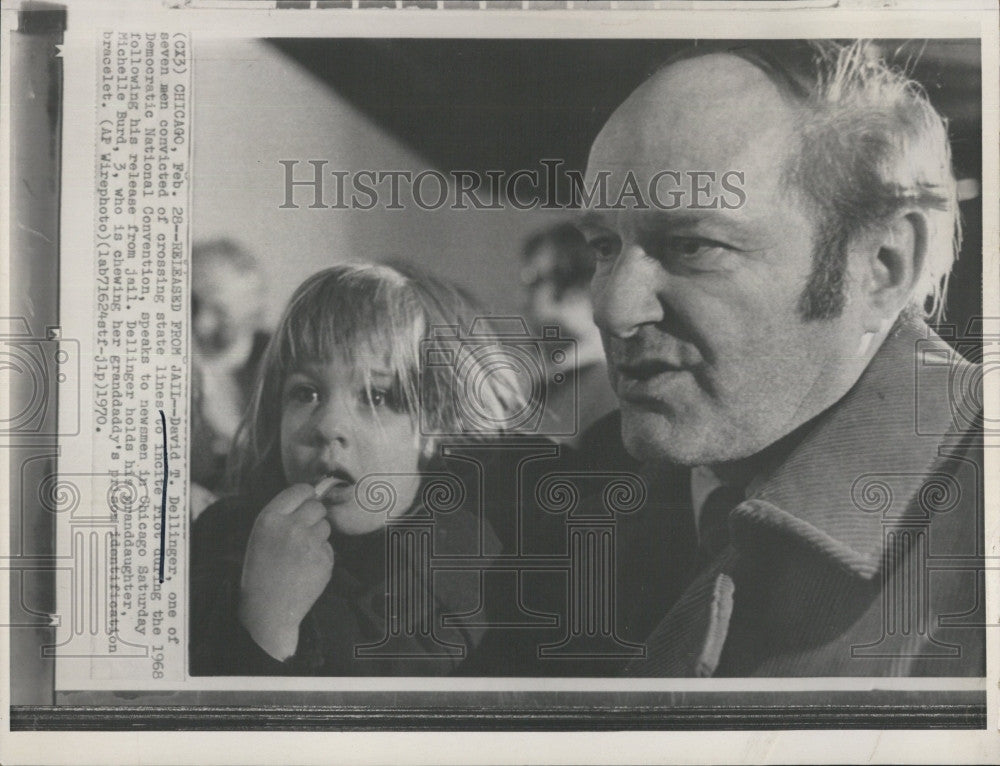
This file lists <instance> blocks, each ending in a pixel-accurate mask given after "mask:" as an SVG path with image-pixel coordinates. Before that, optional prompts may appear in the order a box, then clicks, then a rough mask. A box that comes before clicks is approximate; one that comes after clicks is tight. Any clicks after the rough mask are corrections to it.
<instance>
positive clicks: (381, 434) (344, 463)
mask: <svg viewBox="0 0 1000 766" xmlns="http://www.w3.org/2000/svg"><path fill="white" fill-rule="evenodd" d="M387 369H388V366H387ZM392 382H393V377H392V375H391V374H390V373H389V372H388V371H386V372H384V373H383V372H379V371H378V370H373V371H372V373H371V381H370V385H366V384H365V381H364V380H363V378H362V376H361V375H360V374H358V373H357V371H355V370H353V369H351V368H350V367H349V366H348V365H347V364H345V363H344V362H343V361H341V360H336V361H333V362H330V363H323V364H314V365H309V366H307V367H304V368H303V369H301V370H297V371H294V372H293V373H292V374H290V375H289V376H288V377H287V378H286V380H285V383H284V386H283V388H282V395H281V462H282V467H283V468H284V472H285V479H286V481H287V482H288V483H289V484H296V483H300V482H305V483H307V484H313V485H315V484H317V483H318V482H320V481H322V480H324V479H326V478H327V477H334V479H335V481H334V483H333V485H332V487H331V488H330V489H329V490H328V491H327V492H326V493H325V494H324V495H323V496H322V497H321V498H320V499H321V501H322V502H323V504H324V505H325V506H326V509H327V518H328V520H329V521H330V526H331V527H332V528H333V530H334V531H335V532H338V533H340V534H345V535H362V534H366V533H368V532H374V531H375V530H377V529H380V528H381V527H382V526H383V525H384V523H385V518H386V513H388V512H393V513H394V514H396V515H398V514H400V513H402V512H404V511H405V510H406V509H408V508H409V507H410V505H411V504H412V503H413V501H414V498H415V497H416V493H417V489H418V487H419V485H420V476H419V461H420V456H421V451H420V441H419V439H418V437H417V434H416V432H415V431H414V428H413V425H412V423H411V421H410V416H409V414H407V413H406V412H405V411H402V408H401V407H400V403H399V402H398V401H396V400H395V398H394V396H395V395H394V394H393V393H392V388H393V387H392ZM368 474H387V476H381V477H379V479H378V480H379V481H385V482H388V484H389V485H390V486H391V488H392V491H393V492H394V493H395V498H396V499H395V503H394V505H393V506H392V508H389V509H387V510H385V511H384V512H381V513H379V512H376V511H373V510H371V508H372V507H373V506H375V505H377V501H375V500H373V501H371V502H367V501H364V494H365V493H364V489H365V487H366V486H368V485H367V484H362V485H361V486H360V487H359V486H358V485H359V482H360V481H361V479H362V478H363V477H365V476H366V475H368ZM359 494H360V495H361V496H362V501H363V503H364V506H365V507H363V505H362V504H361V503H359V502H358V496H357V495H359ZM373 494H375V491H374V488H373Z"/></svg>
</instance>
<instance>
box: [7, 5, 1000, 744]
mask: <svg viewBox="0 0 1000 766" xmlns="http://www.w3.org/2000/svg"><path fill="white" fill-rule="evenodd" d="M67 5H68V6H69V28H68V30H67V33H66V45H65V53H64V55H65V58H66V70H65V81H64V104H63V114H64V118H63V132H64V139H63V140H64V145H65V146H69V135H70V131H73V138H72V141H75V142H79V143H81V145H83V146H85V147H89V146H92V145H93V140H92V139H93V119H92V114H93V93H94V86H93V80H92V77H93V72H94V67H93V65H92V62H93V49H92V46H93V45H94V44H95V41H96V39H97V37H96V34H97V31H98V30H101V29H105V28H111V29H116V30H122V31H128V30H137V31H140V30H141V31H149V30H155V31H160V30H176V31H188V32H192V33H193V34H194V35H195V37H194V44H195V45H197V39H198V38H197V36H198V35H199V34H200V33H203V32H204V31H205V30H212V34H213V36H215V35H218V36H232V37H337V36H340V37H377V36H385V37H392V36H405V37H428V38H435V37H439V38H444V37H492V38H505V37H512V38H517V37H537V38H545V37H581V38H584V37H592V38H597V37H615V38H630V37H631V38H655V37H670V38H683V37H693V36H698V37H718V38H734V39H737V38H752V37H759V38H772V37H816V36H822V37H860V36H863V37H881V38H884V37H907V38H909V37H915V38H925V37H926V38H954V37H978V38H980V39H981V40H982V54H983V62H982V63H983V67H982V72H983V100H982V107H983V108H982V115H983V185H982V196H983V252H984V263H983V278H984V285H993V286H994V287H995V288H996V287H998V286H1000V224H998V216H1000V200H998V178H1000V159H998V145H997V141H996V137H997V136H998V135H1000V130H998V116H997V114H998V111H997V110H998V86H997V75H998V72H1000V61H998V48H1000V44H998V29H997V11H996V8H995V7H994V4H992V3H990V2H988V1H987V2H983V3H978V2H957V3H940V2H939V3H934V4H933V5H931V4H929V3H926V2H924V3H903V2H899V3H896V4H895V7H894V8H892V9H882V8H871V7H863V8H859V7H853V8H831V9H818V10H804V9H796V10H780V11H773V10H761V9H758V8H753V9H750V8H741V9H738V10H732V11H730V10H715V9H710V10H705V9H697V8H696V9H690V5H694V4H686V3H685V4H684V5H685V6H689V7H688V9H685V10H681V9H677V10H673V9H670V10H659V11H654V10H648V11H622V10H619V11H611V12H609V11H607V10H593V11H591V10H582V9H579V8H574V9H573V10H567V11H560V10H555V9H544V10H541V11H538V12H528V13H525V12H523V11H519V10H510V11H508V10H496V9H490V10H481V9H471V10H468V11H466V10H460V11H457V10H447V11H440V10H437V11H435V10H428V9H402V10H392V11H381V10H370V11H369V10H343V11H341V10H321V11H301V10H266V9H261V10H252V11H250V10H232V9H227V10H206V9H190V8H166V7H163V6H161V5H160V4H158V3H156V2H155V1H154V2H150V3H140V2H136V1H135V0H131V1H130V2H122V0H114V1H113V2H112V1H111V0H80V1H79V2H72V1H70V2H67ZM715 5H718V4H715ZM852 5H860V4H859V3H853V4H852ZM871 5H875V3H872V4H871ZM237 16H238V22H237V21H236V17H237ZM817 30H822V34H821V35H818V34H816V32H817ZM75 56H83V57H84V59H85V60H86V61H87V65H81V66H77V65H71V62H72V61H74V60H75V59H74V57H75ZM88 57H89V58H88ZM81 78H82V79H81ZM4 119H5V120H6V119H8V118H7V116H6V115H4ZM6 127H7V129H9V126H6ZM88 134H89V140H84V139H85V138H86V137H88ZM4 135H9V133H8V132H5V133H4ZM5 156H6V153H5ZM8 167H9V165H8ZM92 172H93V160H92V156H91V154H90V152H89V151H82V152H77V153H75V154H70V153H69V152H67V153H66V154H64V163H63V179H64V181H63V183H64V188H65V184H66V179H67V178H73V177H77V178H79V177H84V178H86V177H89V174H90V173H92ZM80 173H82V174H83V175H78V174H80ZM79 203H80V199H79V198H78V197H74V196H73V195H69V194H66V193H65V192H64V196H63V210H64V213H63V232H64V235H63V236H64V240H63V251H64V252H65V251H73V250H74V249H76V248H80V247H83V248H84V249H85V250H86V249H88V248H89V247H90V244H91V241H92V239H91V237H92V232H91V231H90V228H91V227H92V208H90V207H89V206H86V205H81V204H79ZM8 225H9V222H8ZM4 246H5V248H6V247H9V244H8V243H7V242H5V243H4ZM89 265H90V264H89V261H88V262H87V266H88V268H89ZM88 279H89V274H88ZM88 284H89V282H88ZM88 297H89V291H88ZM983 301H984V303H983V313H984V316H990V317H997V316H1000V290H998V289H994V290H986V291H985V293H984V296H983ZM984 396H985V407H986V417H987V418H988V419H996V418H998V416H1000V387H990V388H988V389H987V390H986V391H985V394H984ZM986 452H987V462H986V465H987V468H988V470H987V471H986V477H985V479H986V497H987V526H986V535H987V540H990V541H994V542H993V543H992V545H991V546H989V547H988V549H987V556H991V557H996V556H1000V543H998V542H996V541H1000V518H998V513H997V503H996V499H997V498H1000V485H998V477H1000V471H997V470H989V468H990V467H992V468H993V469H995V468H996V467H997V453H996V450H993V451H991V450H990V449H987V451H986ZM4 454H5V457H4V459H5V460H6V459H8V457H9V455H8V454H7V453H4ZM991 501H993V502H991ZM4 511H5V515H4V519H3V520H2V521H6V520H7V519H6V513H7V512H9V509H4ZM0 523H2V522H0ZM986 575H987V620H988V622H989V623H991V624H996V623H997V622H998V616H1000V599H998V598H997V597H996V596H997V594H998V593H1000V571H997V570H987V573H986ZM7 597H8V593H7V592H6V590H4V592H2V593H0V599H3V603H4V604H5V602H6V599H7ZM987 639H988V646H989V653H988V661H987V676H986V678H987V679H989V683H987V684H986V688H987V716H988V717H987V729H986V730H985V731H983V732H952V731H888V732H874V731H864V732H852V733H851V735H850V736H849V737H848V736H844V733H843V732H830V733H823V732H809V731H792V732H754V733H749V732H712V734H711V735H710V736H706V735H705V734H704V733H696V732H690V733H688V732H671V733H667V732H641V733H638V732H637V733H627V734H625V733H600V734H593V733H591V734H587V733H580V734H566V733H552V734H543V733H530V734H490V733H460V734H448V735H443V734H439V733H381V734H367V733H366V734H357V733H340V734H314V733H291V732H282V733H271V734H269V735H254V736H248V735H247V734H236V733H211V734H206V733H198V734H190V733H188V734H184V733H178V734H172V733H141V734H138V733H124V732H123V733H120V734H97V733H74V734H73V735H72V736H67V735H60V734H56V733H51V734H46V733H34V732H32V733H29V732H16V733H13V734H12V733H10V732H5V733H4V734H3V742H2V751H3V752H4V755H3V756H2V759H3V762H4V763H64V762H65V763H70V762H75V763H83V762H87V763H130V762H134V761H135V760H137V759H138V758H139V754H140V753H142V760H143V762H145V763H200V762H212V763H242V762H246V760H247V758H248V757H250V758H252V759H253V762H254V763H282V762H287V761H289V760H294V761H295V762H301V763H323V762H329V761H330V760H336V761H337V762H352V763H383V762H386V761H387V760H389V761H392V762H403V761H404V760H405V762H408V763H495V762H498V760H500V759H501V758H502V759H503V761H504V762H511V763H521V762H525V763H526V762H551V763H617V762H636V763H638V762H664V761H666V760H670V761H675V760H676V761H686V762H690V763H711V762H719V761H725V762H771V763H778V762H801V763H819V762H829V761H830V760H831V759H834V760H838V761H840V760H842V761H861V760H865V761H869V762H888V761H894V762H901V763H916V762H948V761H949V760H953V759H954V760H956V761H957V760H961V761H964V762H969V763H974V762H975V763H979V762H982V763H989V762H992V761H995V760H997V759H998V758H1000V749H998V747H1000V746H998V739H997V728H998V724H1000V717H998V700H1000V695H998V689H997V683H996V682H997V679H998V678H1000V665H998V662H1000V660H998V631H995V630H988V631H987ZM9 661H10V656H9V642H8V636H7V634H6V633H3V634H2V637H0V667H7V666H9V665H8V663H9ZM221 680H223V681H226V680H229V679H221ZM307 680H309V681H312V680H314V679H307ZM389 680H393V679H389ZM442 680H453V679H442ZM493 680H497V679H491V681H493ZM535 680H536V679H532V681H533V682H534V681H535ZM539 680H540V679H539ZM720 680H721V679H713V680H712V685H715V682H717V681H720ZM828 680H831V679H823V681H828ZM896 680H897V679H880V682H881V681H884V682H885V685H879V687H878V688H896V687H895V686H894V683H895V681H896ZM898 680H899V681H907V680H908V679H898ZM420 681H421V684H422V685H421V687H420V688H422V689H426V688H428V685H427V681H428V679H420ZM832 681H834V682H836V681H843V682H845V683H848V684H850V683H851V682H854V681H856V679H832ZM890 681H892V682H893V684H890V683H889V682H890ZM809 682H810V679H805V680H800V681H799V682H798V683H807V684H808V683H809ZM586 683H587V684H592V683H593V682H592V680H590V679H587V680H586ZM697 683H699V690H706V691H707V690H708V688H707V687H706V686H705V685H704V682H697ZM769 683H772V682H769ZM773 683H776V684H778V685H782V684H784V686H785V689H788V690H791V689H790V688H789V687H790V686H794V684H789V683H788V682H783V681H780V680H778V681H776V682H773ZM719 686H720V687H721V688H723V689H725V690H735V687H734V686H733V685H732V683H731V682H729V681H728V680H727V682H725V683H722V684H719ZM93 688H96V687H93ZM205 688H207V687H205ZM225 688H227V689H232V688H234V687H233V686H232V685H229V686H226V687H225ZM253 688H254V689H260V688H261V687H260V686H259V685H257V686H254V687H253ZM297 688H301V687H297ZM324 688H330V687H328V686H326V687H324ZM354 688H357V687H356V686H355V687H354ZM587 688H588V689H595V687H594V686H592V685H588V686H587ZM629 688H630V689H635V688H636V686H635V682H630V683H629ZM658 688H660V687H658ZM664 688H666V687H664ZM676 688H681V687H676ZM822 688H839V687H837V685H836V683H831V685H830V686H824V687H822ZM935 688H940V687H935ZM0 695H2V697H0V704H4V705H6V703H7V702H9V689H7V688H0ZM8 721H9V718H5V720H4V726H5V727H6V726H7V725H8Z"/></svg>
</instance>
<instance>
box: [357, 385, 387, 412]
mask: <svg viewBox="0 0 1000 766" xmlns="http://www.w3.org/2000/svg"><path fill="white" fill-rule="evenodd" d="M389 398H390V393H389V392H388V391H386V390H385V389H384V388H363V389H361V403H362V404H364V405H366V406H368V407H376V408H377V407H382V406H383V405H385V404H388V403H389Z"/></svg>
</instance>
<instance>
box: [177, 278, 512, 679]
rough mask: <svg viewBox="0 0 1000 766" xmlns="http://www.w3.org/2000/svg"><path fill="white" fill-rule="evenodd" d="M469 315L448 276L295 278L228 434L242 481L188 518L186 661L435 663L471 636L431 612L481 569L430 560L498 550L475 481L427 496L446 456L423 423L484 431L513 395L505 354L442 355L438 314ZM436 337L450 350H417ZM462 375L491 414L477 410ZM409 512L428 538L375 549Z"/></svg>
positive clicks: (213, 664) (202, 668)
mask: <svg viewBox="0 0 1000 766" xmlns="http://www.w3.org/2000/svg"><path fill="white" fill-rule="evenodd" d="M474 316H475V312H474V309H473V307H472V305H471V302H470V301H469V300H468V299H467V298H466V297H464V296H463V295H462V294H461V293H460V292H459V291H458V290H457V289H455V288H453V287H450V286H448V285H446V284H444V283H442V282H439V281H437V280H435V279H433V278H431V277H429V276H427V275H424V274H421V273H419V272H417V271H415V270H410V269H409V268H406V267H399V266H397V267H389V266H381V265H345V266H337V267H334V268H331V269H327V270H325V271H322V272H320V273H318V274H315V275H313V276H311V277H310V278H309V279H307V280H306V281H305V282H304V283H303V284H302V285H301V286H300V287H299V288H298V290H297V291H296V292H295V294H294V296H293V297H292V299H291V302H290V304H289V305H288V307H287V309H286V310H285V313H284V316H283V317H282V319H281V322H280V324H279V326H278V329H277V331H276V332H275V334H274V336H273V338H272V340H271V342H270V345H269V346H268V349H267V351H266V353H265V356H264V359H263V363H262V365H261V368H260V373H259V375H258V380H257V385H256V390H255V393H254V397H253V401H252V403H251V406H250V409H249V411H248V414H247V417H246V420H245V421H244V424H243V426H242V427H241V431H240V434H239V435H238V437H237V443H236V448H235V455H234V457H235V462H234V464H233V465H234V468H235V471H234V480H235V488H236V491H237V492H236V496H235V497H233V498H229V499H226V500H222V501H220V502H218V503H216V504H215V505H214V506H212V507H210V508H209V509H207V510H206V511H205V512H204V513H203V514H202V516H200V517H199V519H198V521H197V523H196V524H195V525H194V527H193V534H192V537H193V542H192V570H191V571H192V583H191V600H192V615H191V672H192V674H194V675H205V674H223V675H250V674H264V673H275V674H310V675H373V674H399V675H415V674H427V673H447V672H450V671H451V670H452V669H453V668H454V666H455V665H456V664H457V663H458V661H459V660H461V658H462V657H463V656H464V655H465V654H467V652H468V650H469V649H471V648H472V647H473V646H474V644H475V643H476V642H477V641H478V638H479V631H478V630H476V629H474V628H468V629H466V628H463V627H462V625H461V620H458V621H456V620H454V619H452V620H451V621H450V622H448V621H444V620H442V617H443V616H444V615H453V616H454V615H458V614H462V613H466V614H471V613H473V612H475V611H476V610H477V608H478V607H479V603H478V602H479V591H480V578H479V573H478V572H477V571H474V570H473V571H441V572H435V573H433V576H430V574H429V572H428V568H427V562H426V560H425V559H426V557H427V556H428V555H429V553H428V549H429V550H430V551H433V552H434V553H435V554H442V553H443V554H445V555H462V556H479V557H481V558H482V559H483V563H484V564H487V563H488V562H489V555H490V554H491V553H495V552H496V548H497V545H496V544H495V537H494V536H493V534H492V531H491V529H490V527H489V525H488V523H487V522H486V520H485V518H484V516H483V514H482V511H481V509H477V508H475V507H473V506H472V505H471V503H472V502H473V501H475V502H478V500H477V497H478V495H477V493H476V492H474V491H471V492H465V491H464V490H463V489H462V488H461V487H458V486H455V485H454V483H453V485H452V486H451V488H450V491H451V494H452V498H451V499H452V500H454V499H455V498H456V497H458V498H459V499H461V496H462V495H464V496H465V502H464V503H458V508H457V510H456V508H455V507H449V508H446V509H444V510H447V511H449V512H447V513H444V512H442V513H437V512H434V510H435V509H434V508H432V507H431V506H432V503H430V502H427V500H428V494H427V490H428V488H429V482H428V477H429V476H431V475H433V476H434V477H437V478H438V479H440V477H441V475H442V470H445V471H449V470H451V469H450V468H448V467H446V466H445V465H444V458H442V457H440V455H439V447H440V440H439V439H438V438H436V437H435V436H434V434H462V433H465V435H466V436H471V437H473V438H476V437H479V438H482V437H488V436H490V434H489V432H488V430H487V429H488V428H489V427H490V426H489V424H496V425H495V427H496V428H498V429H499V428H501V427H502V424H503V423H504V419H505V415H506V414H507V413H510V412H516V411H518V410H519V409H523V407H524V399H523V393H522V391H521V389H520V388H519V386H518V385H517V383H518V381H517V378H516V377H515V376H513V375H511V374H508V372H507V371H506V370H504V369H503V368H502V366H501V367H500V368H497V369H493V370H490V371H489V374H482V373H483V372H484V370H476V369H470V367H469V364H470V360H468V359H466V360H465V362H464V364H463V365H462V370H461V372H460V371H459V369H458V365H456V364H454V363H452V364H449V363H447V359H448V358H449V357H448V356H447V354H448V353H449V352H453V351H454V349H451V348H446V347H445V346H444V345H441V344H444V343H445V341H442V342H441V344H438V342H437V341H436V340H435V338H437V337H438V334H439V329H438V328H440V327H442V326H452V327H454V326H456V325H458V326H462V327H465V328H468V327H469V322H470V321H471V320H472V319H473V318H474ZM436 344H437V345H436ZM436 351H437V352H441V353H442V354H444V355H443V356H441V354H439V356H440V358H441V359H444V360H445V362H444V363H438V364H425V363H424V362H425V360H426V359H427V358H428V355H430V356H433V355H434V353H435V352H436ZM471 363H472V365H473V367H474V365H475V360H474V359H473V360H471ZM470 380H473V381H476V386H477V397H476V402H475V404H476V407H477V412H479V413H480V415H484V414H485V417H478V418H474V419H472V420H471V421H470V420H469V419H468V418H463V417H462V401H461V399H460V397H462V396H465V395H466V394H467V391H468V381H470ZM470 422H472V423H474V424H475V423H478V424H480V425H479V426H474V427H475V428H477V429H479V430H478V431H477V432H476V433H469V432H468V429H469V423H470ZM482 424H486V425H482ZM446 478H447V477H446ZM452 478H453V479H455V480H456V481H458V480H461V476H460V475H458V474H453V475H452ZM441 489H442V487H441V486H440V485H439V486H438V490H439V491H440V490H441ZM446 494H448V492H446ZM452 505H453V506H454V505H455V503H452ZM413 523H417V525H418V526H420V525H421V524H425V523H426V524H429V525H430V526H423V527H421V528H422V529H430V530H432V531H430V532H428V533H427V534H429V535H431V537H432V540H428V539H424V541H423V542H422V543H419V544H416V548H407V547H406V544H405V543H402V542H400V541H401V540H403V537H400V536H397V537H395V538H392V539H394V540H395V541H396V542H394V543H392V545H394V546H395V547H392V548H391V552H390V553H389V554H388V557H387V553H386V549H387V547H389V546H387V539H388V538H387V536H388V535H389V531H388V530H389V528H390V527H391V526H392V525H393V524H395V525H400V524H401V525H402V526H403V527H406V525H407V524H410V525H412V524H413ZM397 528H399V527H398V526H397ZM404 531H405V530H404ZM413 534H415V535H418V537H419V534H420V533H419V531H417V532H413ZM418 537H412V536H411V538H410V539H411V540H417V539H418ZM421 545H423V547H422V548H421V547H420V546H421ZM421 551H422V553H421V554H420V555H416V554H417V553H418V552H421ZM421 556H423V559H424V560H421ZM417 570H419V571H417ZM390 580H391V581H392V582H389V581H390ZM387 582H388V583H389V584H388V585H387ZM407 588H409V589H410V590H409V591H408V592H407V591H406V589H407ZM415 591H416V592H415ZM407 594H408V595H407ZM403 596H406V597H407V598H408V599H409V601H408V603H407V604H406V605H402V606H401V601H400V598H401V597H403ZM428 605H429V606H428ZM390 639H391V640H390Z"/></svg>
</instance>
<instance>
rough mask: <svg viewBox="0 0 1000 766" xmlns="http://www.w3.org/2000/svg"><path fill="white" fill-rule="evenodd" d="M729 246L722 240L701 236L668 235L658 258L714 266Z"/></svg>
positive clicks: (697, 265) (693, 264) (691, 264)
mask: <svg viewBox="0 0 1000 766" xmlns="http://www.w3.org/2000/svg"><path fill="white" fill-rule="evenodd" d="M727 250H728V248H727V247H726V246H725V245H724V244H722V243H721V242H716V241H715V240H711V239H702V238H700V237H668V238H667V239H666V241H665V242H664V243H663V245H662V246H661V248H660V252H659V253H658V258H659V259H660V260H667V261H672V262H678V263H682V264H684V265H687V266H693V267H698V268H705V269H708V268H712V267H713V266H714V265H716V264H717V262H718V261H719V259H720V258H722V257H724V255H725V254H726V252H727Z"/></svg>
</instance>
